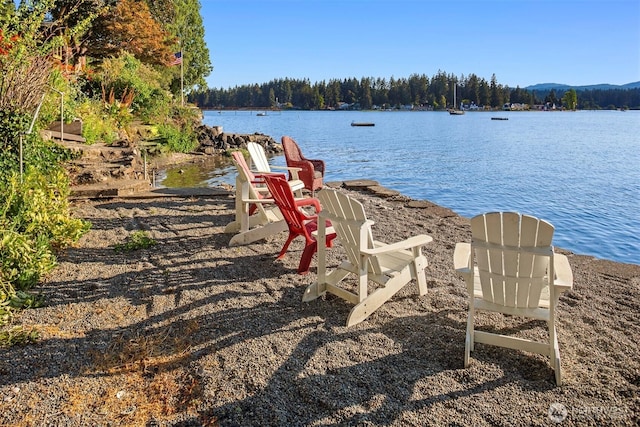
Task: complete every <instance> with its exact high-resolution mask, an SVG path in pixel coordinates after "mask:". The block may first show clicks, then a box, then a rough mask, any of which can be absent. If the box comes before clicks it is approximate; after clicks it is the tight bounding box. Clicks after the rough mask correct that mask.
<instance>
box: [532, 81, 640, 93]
mask: <svg viewBox="0 0 640 427" xmlns="http://www.w3.org/2000/svg"><path fill="white" fill-rule="evenodd" d="M638 88H640V81H638V82H633V83H627V84H626V85H611V84H608V83H602V84H598V85H588V86H571V85H567V84H561V83H538V84H536V85H531V86H527V87H525V88H524V89H526V90H529V91H534V90H535V91H545V92H546V91H550V90H551V89H553V90H556V91H562V92H564V91H567V90H569V89H575V90H610V89H638Z"/></svg>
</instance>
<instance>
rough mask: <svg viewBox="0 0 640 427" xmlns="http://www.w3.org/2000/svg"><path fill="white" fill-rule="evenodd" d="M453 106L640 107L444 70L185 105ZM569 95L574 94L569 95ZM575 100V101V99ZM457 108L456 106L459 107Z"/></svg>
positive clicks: (635, 99) (603, 93) (221, 92)
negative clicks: (508, 83)
mask: <svg viewBox="0 0 640 427" xmlns="http://www.w3.org/2000/svg"><path fill="white" fill-rule="evenodd" d="M454 88H455V90H456V96H455V98H456V100H457V102H456V103H457V104H459V103H463V104H465V105H467V106H471V105H475V106H477V107H479V108H490V109H496V108H502V106H503V105H504V104H505V103H510V104H526V105H528V106H529V107H530V108H534V105H543V104H547V105H555V106H556V107H564V108H569V109H576V108H577V109H605V108H640V89H627V90H622V89H620V90H618V89H615V90H584V91H577V92H576V91H575V90H568V91H558V92H556V91H554V90H550V91H529V90H525V89H522V88H520V87H516V88H515V89H513V88H510V87H508V86H504V85H501V84H499V83H498V81H497V78H496V76H495V74H494V75H492V76H491V80H490V81H487V80H486V79H484V78H481V77H478V76H476V75H475V74H469V75H468V76H466V77H465V76H464V75H463V76H461V77H456V76H454V75H451V74H447V73H445V72H442V71H438V73H437V74H436V75H434V76H433V77H431V78H429V77H427V76H426V75H424V74H421V75H418V74H413V75H411V76H410V77H409V78H394V77H391V78H389V79H385V78H372V77H362V78H361V79H360V80H358V79H356V78H348V79H344V80H337V79H332V80H329V81H328V82H326V81H324V80H323V81H321V82H316V83H313V84H312V83H311V82H310V81H309V80H308V79H303V80H296V79H289V78H285V79H278V80H272V81H270V82H268V83H263V84H252V85H243V86H236V87H234V88H229V89H222V88H220V89H215V88H212V89H204V90H201V91H196V92H192V93H191V94H190V96H189V101H190V102H193V103H195V104H196V105H198V106H199V107H200V108H204V109H209V108H211V109H235V108H296V109H303V110H324V109H339V108H351V109H365V110H366V109H372V108H376V107H377V108H406V107H411V108H419V109H433V110H442V109H446V108H450V107H452V106H453V105H452V104H453V99H454V95H453V91H454ZM571 91H573V92H571ZM574 98H577V99H574ZM458 106H459V105H458Z"/></svg>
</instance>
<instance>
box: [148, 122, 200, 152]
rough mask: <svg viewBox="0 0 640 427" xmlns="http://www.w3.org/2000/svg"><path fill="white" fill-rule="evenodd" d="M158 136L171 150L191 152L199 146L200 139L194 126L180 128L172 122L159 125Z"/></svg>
mask: <svg viewBox="0 0 640 427" xmlns="http://www.w3.org/2000/svg"><path fill="white" fill-rule="evenodd" d="M158 136H159V139H160V140H161V141H164V143H165V145H166V147H167V148H168V149H169V151H173V152H176V153H189V152H191V151H193V150H195V148H196V147H197V146H198V139H197V138H196V134H195V133H194V131H193V129H192V128H183V129H180V128H179V127H178V126H176V125H174V124H172V123H164V124H160V125H158Z"/></svg>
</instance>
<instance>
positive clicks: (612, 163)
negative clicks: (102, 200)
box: [161, 111, 640, 264]
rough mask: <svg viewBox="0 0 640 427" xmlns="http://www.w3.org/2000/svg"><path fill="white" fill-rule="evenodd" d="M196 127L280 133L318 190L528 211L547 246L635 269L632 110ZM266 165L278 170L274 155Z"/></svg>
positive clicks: (637, 205) (216, 176)
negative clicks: (364, 184) (382, 192)
mask: <svg viewBox="0 0 640 427" xmlns="http://www.w3.org/2000/svg"><path fill="white" fill-rule="evenodd" d="M491 117H503V118H508V120H491ZM352 121H356V122H374V123H375V126H374V127H352V126H351V125H350V124H351V122H352ZM203 123H205V124H207V125H210V126H222V127H223V130H224V131H225V132H229V133H254V132H259V133H263V134H266V135H269V136H272V137H273V138H274V139H275V140H276V141H278V142H280V138H281V136H282V135H289V136H291V137H293V138H294V139H295V140H296V141H297V142H298V144H299V145H300V147H301V149H302V151H303V153H304V154H305V156H306V157H308V158H321V159H324V160H325V162H326V165H327V173H326V177H325V180H326V181H338V180H349V179H361V178H366V179H373V180H376V181H378V182H379V183H380V184H381V185H383V186H385V187H388V188H391V189H394V190H397V191H399V192H401V193H402V194H405V195H407V196H409V197H411V198H414V199H418V200H422V199H426V200H429V201H432V202H434V203H437V204H439V205H441V206H446V207H448V208H450V209H452V210H454V211H455V212H457V213H458V214H460V215H462V216H465V217H472V216H474V215H476V214H479V213H482V212H487V211H495V210H513V211H519V212H522V213H528V214H531V215H534V216H538V217H540V218H543V219H545V220H547V221H549V222H551V223H552V224H553V225H554V226H555V228H556V233H555V237H554V244H555V245H556V246H559V247H563V248H566V249H569V250H571V251H573V252H576V253H580V254H587V255H593V256H596V257H598V258H604V259H610V260H614V261H619V262H628V263H634V264H640V112H637V111H626V112H621V111H597V112H596V111H589V112H492V113H487V112H467V114H465V115H463V116H451V115H449V114H448V113H446V112H395V111H394V112H382V111H381V112H373V111H372V112H368V111H367V112H360V111H353V112H347V111H345V112H342V111H317V112H314V111H286V112H273V113H272V112H269V113H268V115H267V116H256V111H253V112H249V111H242V112H233V111H222V112H218V111H207V112H205V113H204V120H203ZM271 160H272V162H273V164H274V165H284V164H285V160H284V156H276V157H274V158H273V159H271ZM195 168H196V170H194V171H187V172H188V173H189V174H190V175H195V176H194V177H192V178H191V180H192V182H190V183H189V185H193V181H194V180H195V181H198V182H199V184H200V185H204V186H216V185H218V184H220V183H222V182H224V183H230V184H233V183H234V182H235V181H234V180H235V169H234V168H233V167H231V166H230V165H220V164H216V165H215V166H211V167H207V166H205V168H204V170H203V168H202V167H195ZM183 169H184V168H183ZM183 175H184V174H183ZM173 176H175V174H172V173H171V171H168V174H167V176H166V179H165V180H164V181H161V183H162V185H165V186H174V187H175V186H186V185H184V184H178V185H174V184H172V183H171V180H172V177H173Z"/></svg>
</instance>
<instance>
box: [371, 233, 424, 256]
mask: <svg viewBox="0 0 640 427" xmlns="http://www.w3.org/2000/svg"><path fill="white" fill-rule="evenodd" d="M431 241H433V238H432V237H431V236H427V235H426V234H419V235H417V236H413V237H409V238H408V239H405V240H402V241H400V242H396V243H392V244H390V245H387V244H383V246H379V247H376V248H372V249H362V250H361V252H362V253H363V254H365V255H381V254H385V253H389V252H398V251H399V250H403V249H411V248H415V247H418V246H423V245H426V244H427V243H429V242H431Z"/></svg>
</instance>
